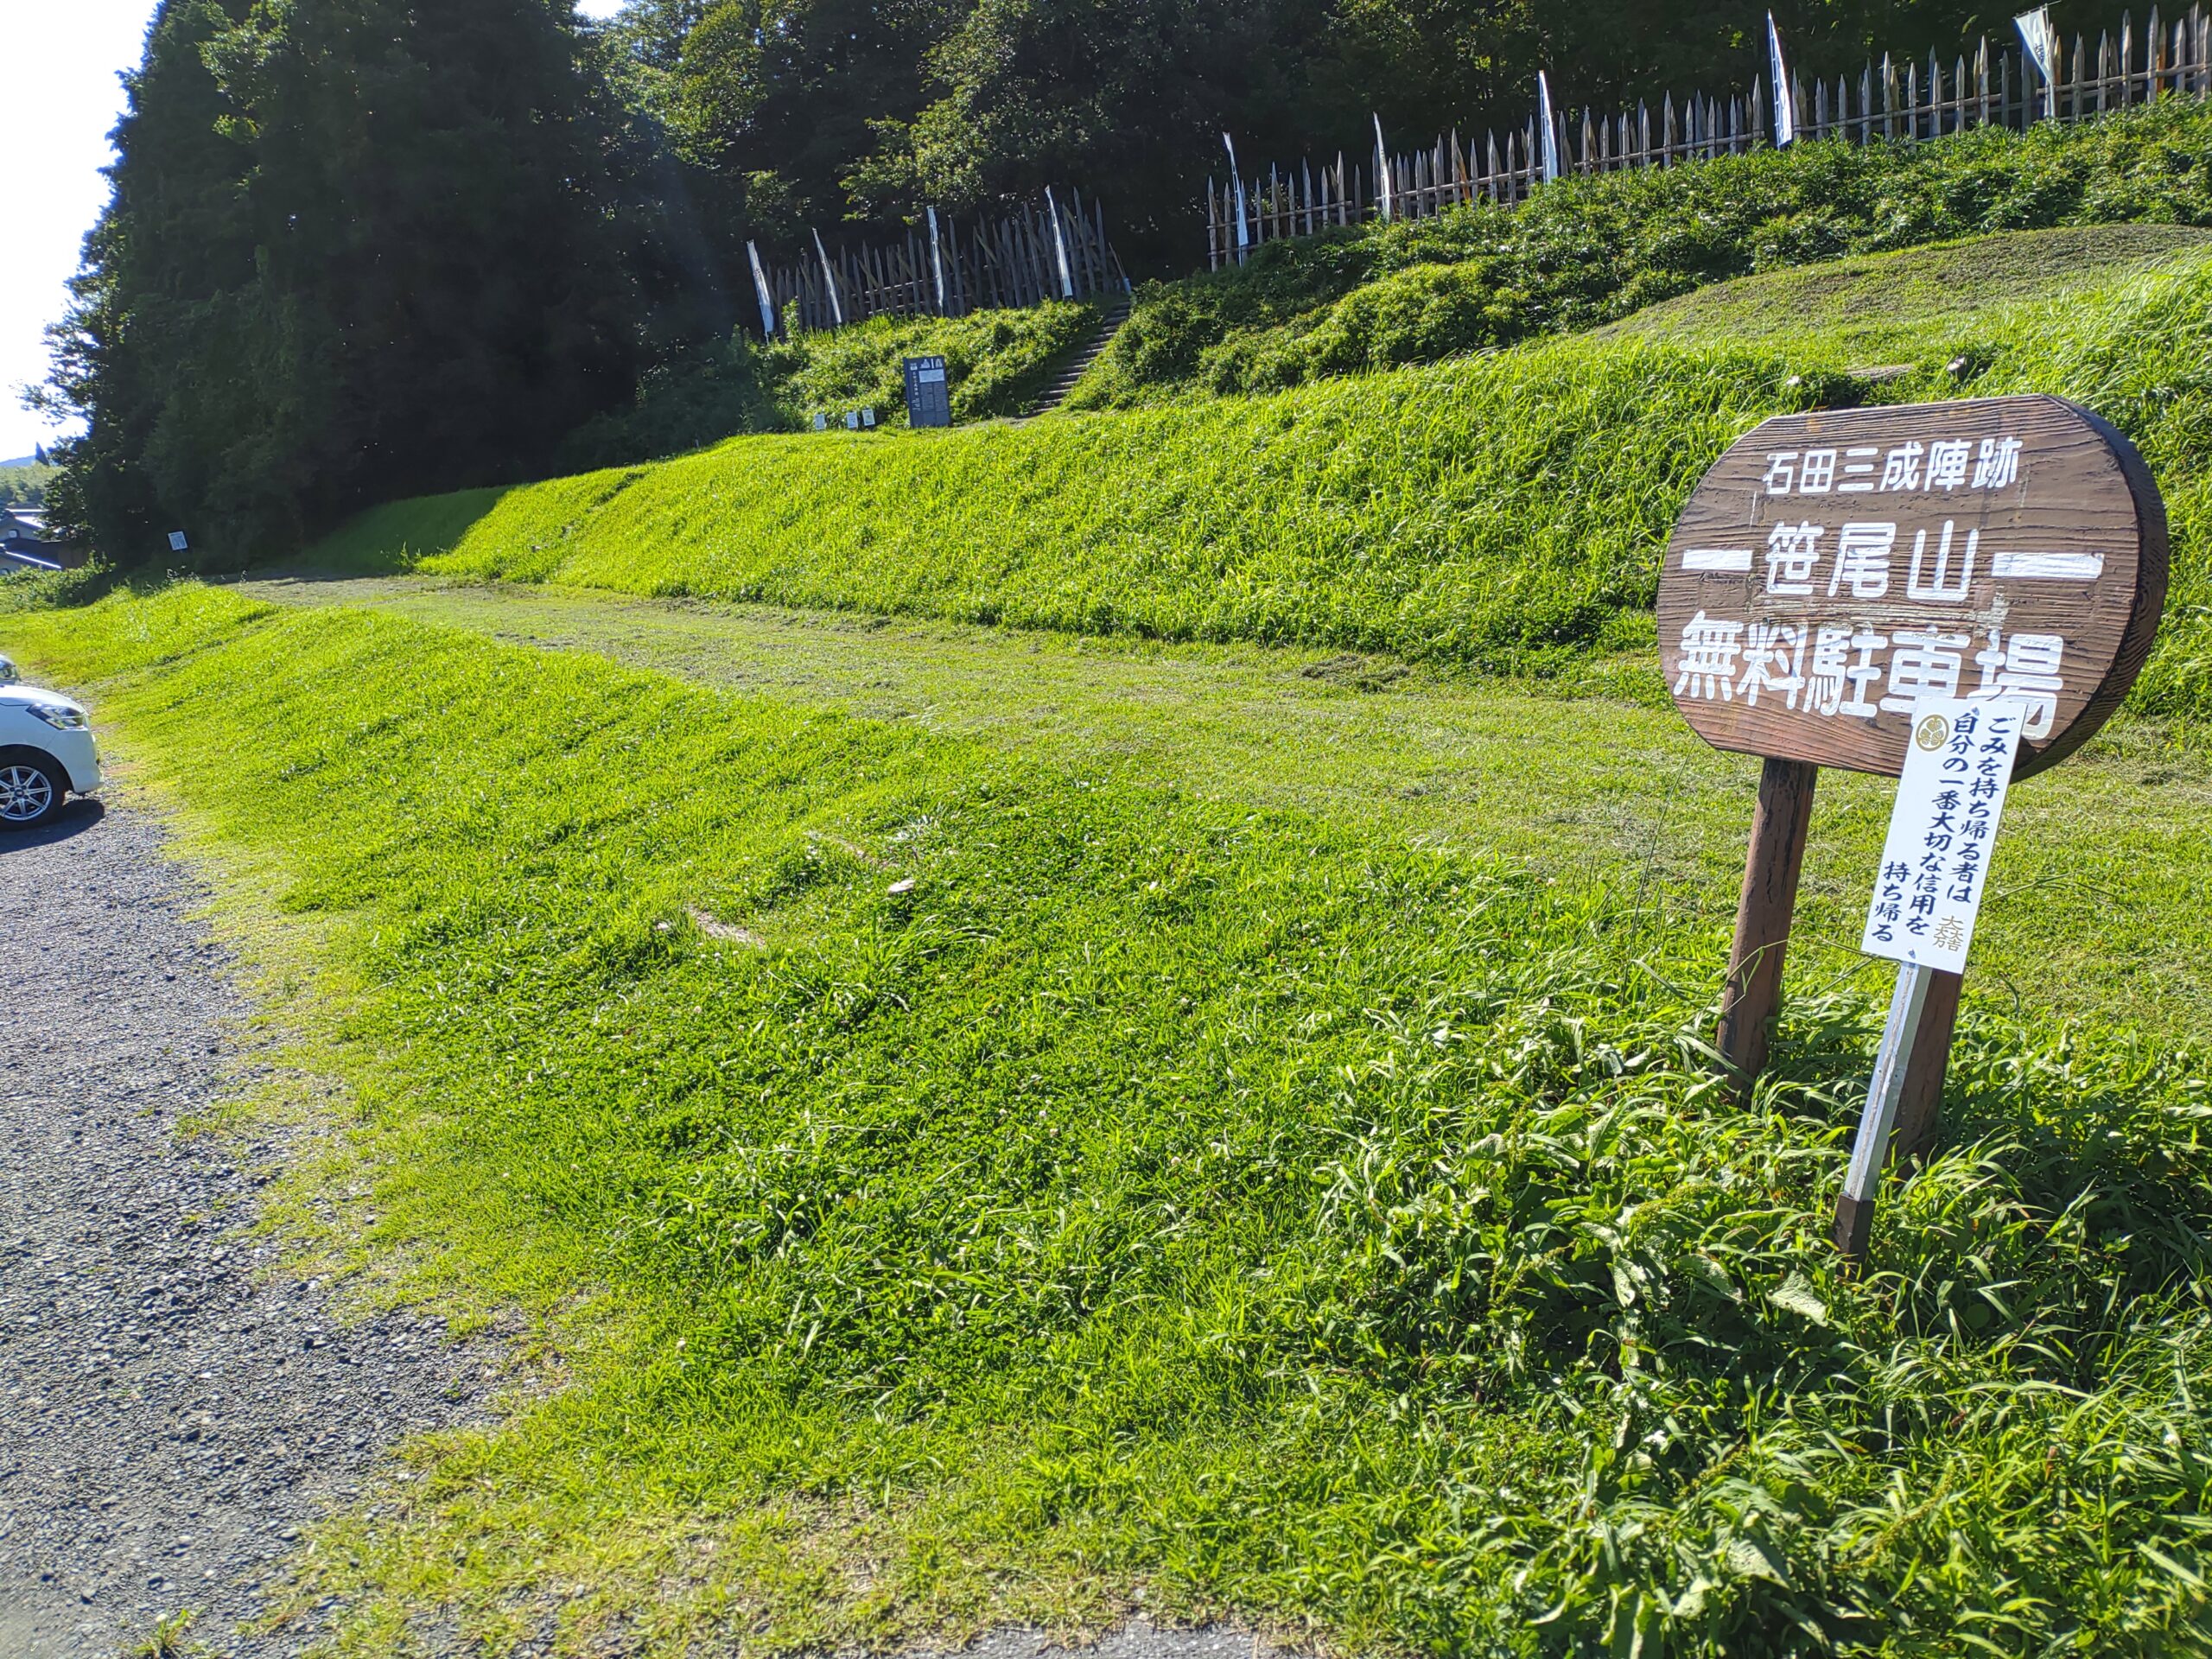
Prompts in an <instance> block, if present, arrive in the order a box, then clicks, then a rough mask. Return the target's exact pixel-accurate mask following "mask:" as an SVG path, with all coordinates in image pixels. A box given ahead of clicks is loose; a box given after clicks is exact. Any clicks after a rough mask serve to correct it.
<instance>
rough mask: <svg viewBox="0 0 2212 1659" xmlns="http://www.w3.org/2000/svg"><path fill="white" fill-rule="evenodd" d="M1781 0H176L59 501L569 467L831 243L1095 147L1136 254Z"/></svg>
mask: <svg viewBox="0 0 2212 1659" xmlns="http://www.w3.org/2000/svg"><path fill="white" fill-rule="evenodd" d="M1764 15H1765V10H1764V6H1763V5H1761V4H1758V3H1757V0H1693V3H1685V4H1681V5H1675V6H1652V5H1648V4H1637V3H1625V0H1409V3H1408V0H632V3H631V4H630V5H629V6H628V7H627V8H626V10H623V11H622V12H621V13H620V14H619V15H618V16H615V17H614V18H613V19H612V20H610V21H608V22H604V23H599V24H593V23H588V22H583V21H582V20H580V19H578V18H577V17H576V16H575V15H574V13H573V10H572V6H571V3H570V0H440V3H437V4H435V5H429V4H419V3H412V0H162V3H161V5H160V6H159V8H158V10H156V14H155V16H154V19H153V22H152V23H151V25H150V28H149V33H148V36H147V43H146V50H145V56H144V60H143V63H142V64H141V65H140V67H138V68H137V70H136V71H135V72H134V73H132V74H130V76H129V77H128V78H127V89H128V104H127V108H126V111H125V113H124V118H123V119H122V121H121V123H120V124H119V125H118V128H117V130H116V133H115V142H116V148H117V160H116V162H115V163H114V166H113V167H112V168H111V175H112V178H113V184H114V193H113V197H112V200H111V203H110V204H109V206H108V207H107V209H106V211H105V213H104V214H103V215H102V217H101V219H100V220H99V224H98V225H97V226H95V227H94V228H93V230H92V233H91V235H90V236H89V238H87V241H86V254H85V263H84V267H83V270H82V272H81V273H80V275H79V277H78V279H77V281H76V284H75V300H74V303H73V307H72V308H71V311H70V313H69V315H68V316H67V318H66V319H65V320H64V321H62V322H61V323H60V325H58V326H57V327H56V329H55V331H54V334H55V342H56V352H55V359H56V367H55V373H54V381H53V384H52V385H51V386H50V387H49V388H48V390H47V391H46V392H45V394H44V396H45V397H46V398H47V399H48V403H49V404H50V406H51V407H52V408H53V409H54V410H55V411H56V412H57V413H59V414H60V415H63V416H71V415H75V416H81V417H82V418H83V421H84V423H85V431H84V435H82V436H81V437H79V438H77V439H74V440H72V441H70V442H67V443H65V444H64V445H62V446H61V447H60V451H59V454H58V459H59V460H60V461H61V463H62V465H63V467H64V474H63V477H62V478H61V480H60V481H59V482H58V483H57V485H56V486H55V488H54V492H53V495H52V502H51V504H52V506H53V508H54V512H55V513H56V516H57V518H59V519H60V521H61V522H64V523H66V524H73V525H74V526H75V527H77V528H79V529H81V530H83V531H87V532H88V533H90V534H91V535H92V537H93V538H94V539H95V541H96V542H97V543H98V544H99V546H100V548H101V549H102V550H104V551H105V552H106V553H107V554H108V555H109V556H111V557H112V558H115V559H117V560H118V561H120V562H125V563H128V562H132V561H135V560H137V559H139V558H143V557H147V556H152V554H153V553H154V552H155V551H156V550H159V549H162V548H164V547H165V546H166V543H165V541H164V540H163V538H162V532H163V531H167V530H169V529H173V528H183V529H186V530H187V531H188V533H189V534H191V536H192V537H193V541H194V545H195V546H196V547H198V548H200V549H204V550H207V552H208V554H209V555H210V556H213V557H215V558H219V559H223V560H226V561H228V560H236V559H243V558H246V557H251V556H257V555H261V554H265V553H268V552H270V551H274V550H284V549H286V548H289V547H292V546H296V545H297V544H298V543H299V542H300V540H301V538H302V537H304V536H306V535H308V534H310V533H312V532H313V531H315V530H317V529H320V528H321V527H324V526H326V525H327V524H329V523H331V522H333V521H334V519H336V518H340V517H341V516H343V515H344V514H346V513H347V512H351V511H353V510H354V509H355V508H357V507H359V506H360V505H364V504H365V503H368V502H371V501H373V500H377V499H386V498H389V497H392V496H396V495H402V494H408V493H421V492H423V491H429V490H436V489H442V488H448V487H452V486H459V485H464V484H474V483H483V482H489V481H499V480H509V479H515V478H520V477H524V476H527V475H530V474H531V473H533V472H535V471H540V470H543V467H544V466H545V464H546V463H547V461H548V459H549V457H550V456H551V455H552V454H554V453H555V450H556V446H557V445H558V444H559V442H560V441H561V440H562V438H563V435H566V434H568V433H569V432H572V431H573V430H575V429H576V428H577V427H578V426H579V425H580V424H581V423H584V422H585V421H587V420H588V419H589V418H590V417H592V416H594V415H597V414H600V413H601V412H602V411H604V410H607V409H609V408H612V407H615V406H617V405H620V404H622V403H623V402H625V401H626V399H628V398H629V397H631V396H632V392H633V390H634V388H635V387H636V386H637V385H638V384H639V379H640V378H641V377H642V376H645V375H648V374H650V373H652V372H654V371H655V370H656V368H658V367H662V366H664V365H666V364H667V363H668V362H669V361H670V360H671V359H680V358H681V357H682V356H683V353H686V352H691V351H696V350H698V349H699V348H701V347H702V346H708V345H710V344H711V343H713V342H715V341H717V340H724V339H726V338H727V337H728V334H730V332H731V331H732V330H733V329H734V328H737V327H741V326H743V325H744V324H745V323H747V322H749V321H750V319H751V317H752V315H753V312H752V308H751V302H750V298H749V289H747V285H746V281H747V279H746V277H745V276H744V270H745V264H744V245H745V243H746V241H747V239H748V238H753V239H757V240H758V241H759V242H760V244H761V245H762V247H763V249H764V251H767V252H770V253H772V254H776V253H785V252H789V251H795V250H797V249H798V248H799V247H800V246H801V245H803V243H804V241H805V240H806V239H807V238H809V237H810V233H811V232H813V231H815V230H820V231H821V232H823V233H824V234H826V235H828V236H829V237H831V238H833V239H834V238H836V237H837V236H839V235H841V234H842V235H845V236H848V237H849V236H853V235H856V234H861V233H865V232H867V231H868V230H871V229H877V230H880V229H889V228H893V227H903V226H906V224H909V223H911V222H912V220H913V219H914V218H915V217H916V216H917V215H918V213H920V211H921V209H922V208H923V207H924V206H925V205H933V206H936V207H939V208H941V209H946V210H950V211H952V212H956V213H966V212H973V211H976V210H981V209H987V208H988V207H992V206H993V205H994V204H997V203H1001V202H1005V201H1008V200H1018V199H1022V198H1026V197H1028V196H1031V195H1033V194H1034V193H1035V192H1036V191H1038V190H1039V188H1041V187H1042V186H1043V185H1045V184H1046V183H1047V182H1051V183H1056V184H1057V183H1065V184H1071V185H1073V186H1075V187H1077V188H1080V189H1082V190H1083V191H1084V193H1085V194H1086V195H1087V196H1092V197H1095V198H1096V199H1098V200H1103V202H1104V203H1105V204H1106V207H1107V212H1108V213H1109V221H1110V226H1111V229H1112V232H1113V234H1114V236H1115V238H1116V242H1117V244H1118V245H1119V246H1120V248H1121V251H1122V254H1123V257H1124V258H1125V260H1126V261H1127V262H1128V264H1130V265H1131V266H1132V268H1134V269H1135V270H1138V271H1140V272H1141V273H1147V274H1172V273H1174V272H1178V271H1179V270H1184V269H1186V268H1187V267H1188V266H1189V264H1191V263H1192V260H1193V259H1194V257H1196V251H1197V248H1198V242H1197V238H1196V235H1195V232H1194V228H1193V227H1194V224H1195V222H1196V221H1195V219H1194V213H1195V203H1196V200H1197V197H1198V190H1199V189H1200V188H1201V186H1202V183H1203V181H1204V180H1205V177H1206V176H1207V175H1208V174H1209V172H1210V171H1212V170H1215V169H1216V168H1217V157H1218V156H1219V155H1220V134H1221V133H1222V131H1223V130H1230V131H1233V132H1234V133H1236V136H1237V138H1238V142H1239V144H1240V147H1241V148H1242V149H1243V152H1244V153H1245V155H1246V156H1250V157H1268V156H1281V157H1289V156H1296V155H1299V154H1303V153H1306V152H1308V151H1333V150H1335V149H1339V148H1350V149H1357V148H1358V147H1359V146H1360V144H1361V143H1362V142H1363V135H1365V134H1367V133H1369V132H1371V130H1372V129H1371V127H1370V124H1369V123H1370V118H1371V117H1375V116H1379V117H1380V118H1381V119H1382V121H1383V123H1384V124H1385V126H1386V128H1388V129H1389V130H1393V131H1395V132H1398V133H1402V134H1404V135H1406V136H1407V137H1408V140H1412V139H1414V138H1421V139H1425V138H1426V137H1427V136H1429V135H1432V134H1433V133H1434V132H1436V131H1437V130H1440V129H1442V128H1444V127H1446V126H1449V125H1453V124H1457V125H1458V126H1459V127H1461V128H1479V127H1480V126H1482V125H1484V124H1490V123H1492V122H1503V121H1518V120H1520V119H1522V118H1524V117H1525V115H1526V112H1527V110H1528V107H1529V99H1530V92H1529V86H1530V82H1531V80H1532V79H1533V76H1534V74H1535V71H1536V70H1537V69H1538V68H1539V67H1544V68H1547V69H1548V71H1549V72H1550V73H1551V75H1552V78H1553V81H1554V86H1555V87H1556V88H1557V90H1558V92H1559V94H1560V97H1561V99H1563V100H1565V101H1566V102H1567V103H1568V104H1570V105H1573V104H1580V103H1583V102H1590V103H1592V104H1597V105H1606V104H1610V103H1612V102H1614V101H1616V100H1618V99H1627V98H1633V97H1636V96H1638V95H1642V94H1647V93H1651V94H1656V93H1657V92H1661V91H1662V90H1665V89H1668V88H1669V87H1672V88H1678V89H1688V88H1690V87H1693V86H1696V87H1706V88H1713V89H1719V88H1725V87H1728V86H1745V85H1748V83H1749V82H1750V81H1751V79H1753V78H1754V77H1755V76H1756V75H1757V74H1758V73H1759V72H1760V69H1761V67H1762V64H1763V59H1762V56H1761V41H1762V39H1763V29H1764ZM1777 15H1778V16H1779V17H1780V19H1781V22H1782V26H1783V29H1785V31H1786V32H1787V34H1788V35H1789V39H1790V41H1791V42H1792V50H1793V51H1794V52H1795V53H1796V55H1797V58H1798V60H1799V63H1800V65H1801V67H1803V68H1805V69H1808V70H1826V69H1836V68H1842V67H1856V66H1857V65H1858V64H1859V62H1860V61H1861V60H1863V58H1864V57H1865V55H1866V54H1867V53H1868V52H1870V51H1875V52H1878V51H1882V50H1888V51H1892V52H1897V53H1901V54H1902V53H1906V52H1912V53H1923V54H1924V53H1925V51H1926V50H1927V49H1929V48H1931V47H1935V48H1940V49H1942V51H1944V52H1946V53H1949V52H1951V51H1954V50H1956V49H1959V48H1961V47H1962V46H1963V45H1964V44H1965V42H1966V41H1967V40H1968V39H1969V38H1970V37H1971V35H1973V34H1974V33H1975V32H1977V31H1978V30H1980V29H1993V28H1998V27H2005V20H2004V18H2002V17H1999V18H1995V19H1992V18H1988V17H1984V16H1981V15H1980V14H1979V13H1977V12H1974V10H1971V9H1970V8H1969V7H1967V5H1965V4H1963V3H1961V0H1783V4H1781V5H1780V6H1778V7H1777Z"/></svg>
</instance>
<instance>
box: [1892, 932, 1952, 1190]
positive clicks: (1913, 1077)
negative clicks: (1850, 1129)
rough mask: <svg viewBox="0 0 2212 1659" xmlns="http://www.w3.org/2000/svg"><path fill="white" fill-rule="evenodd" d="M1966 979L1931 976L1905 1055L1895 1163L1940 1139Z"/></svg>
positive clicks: (1895, 1133) (1894, 1130)
mask: <svg viewBox="0 0 2212 1659" xmlns="http://www.w3.org/2000/svg"><path fill="white" fill-rule="evenodd" d="M1963 985H1964V981H1963V980H1962V979H1961V976H1959V975H1957V974H1947V973H1942V972H1941V971H1938V972H1936V973H1935V974H1934V975H1932V976H1930V977H1929V982H1928V1000H1927V1001H1925V1002H1924V1003H1923V1004H1922V1005H1921V1009H1920V1029H1919V1031H1918V1032H1916V1033H1915V1034H1914V1037H1913V1044H1912V1052H1911V1053H1910V1054H1909V1055H1907V1056H1906V1057H1905V1063H1904V1091H1903V1092H1902V1093H1901V1094H1899V1095H1898V1096H1897V1122H1896V1124H1895V1126H1894V1127H1893V1128H1891V1131H1890V1157H1891V1160H1892V1161H1894V1162H1897V1163H1903V1162H1904V1160H1906V1159H1908V1158H1910V1157H1912V1156H1913V1155H1914V1154H1916V1153H1918V1152H1919V1151H1921V1149H1922V1148H1923V1147H1926V1146H1927V1145H1928V1143H1929V1141H1932V1140H1934V1139H1935V1137H1936V1119H1937V1117H1938V1116H1939V1114H1940V1113H1941V1111H1942V1105H1943V1075H1944V1073H1945V1072H1946V1071H1948V1070H1949V1069H1950V1064H1951V1032H1952V1029H1953V1028H1954V1027H1955V1026H1956V1025H1957V1024H1958V1020H1959V992H1960V990H1961V988H1962V987H1963Z"/></svg>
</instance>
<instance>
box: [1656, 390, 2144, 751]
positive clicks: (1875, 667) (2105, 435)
mask: <svg viewBox="0 0 2212 1659" xmlns="http://www.w3.org/2000/svg"><path fill="white" fill-rule="evenodd" d="M2165 589H2166V527H2165V514H2164V510H2163V509H2162V508H2161V507H2160V505H2159V503H2158V491H2157V489H2156V488H2155V487H2154V486H2152V481H2151V476H2150V474H2149V472H2148V470H2147V469H2146V468H2145V467H2144V465H2143V462H2142V460H2141V458H2140V457H2139V455H2137V454H2136V453H2135V450H2134V448H2133V446H2132V445H2131V444H2129V443H2128V442H2127V441H2126V439H2125V438H2124V437H2122V436H2121V435H2120V434H2119V433H2118V432H2116V431H2114V430H2113V429H2112V428H2111V427H2110V426H2108V425H2107V424H2106V423H2104V422H2103V421H2101V420H2100V419H2098V418H2097V417H2096V416H2094V415H2092V414H2090V413H2089V412H2088V410H2084V409H2080V408H2077V407H2076V406H2075V405H2074V404H2069V403H2066V402H2064V401H2063V400H2061V399H2059V398H2056V397H1987V398H1978V399H1974V400H1971V401H1964V402H1958V403H1944V404H1912V405H1908V406H1904V407H1900V408H1893V409H1854V410H1822V411H1820V412H1816V413H1814V414H1809V415H1788V416H1781V417H1779V418H1777V419H1775V420H1770V421H1768V422H1767V423H1765V424H1764V425H1763V426H1760V427H1759V428H1758V429H1757V430H1755V431H1753V432H1752V433H1751V434H1750V435H1748V436H1746V437H1745V438H1744V439H1742V440H1741V441H1740V442H1738V443H1736V444H1735V445H1734V446H1732V448H1730V449H1729V450H1728V452H1727V454H1725V455H1723V456H1722V457H1721V458H1720V460H1719V463H1718V464H1717V465H1715V466H1714V467H1713V470H1712V471H1711V472H1709V473H1707V474H1706V475H1705V479H1704V480H1703V481H1702V482H1701V483H1700V484H1699V486H1698V487H1697V490H1696V493H1694V495H1693V496H1692V497H1691V498H1690V501H1689V505H1688V506H1687V507H1686V508H1685V509H1684V510H1683V512H1682V516H1681V520H1680V522H1679V523H1678V524H1676V526H1675V535H1674V538H1673V540H1672V541H1671V542H1670V543H1669V545H1668V549H1667V562H1666V565H1665V567H1664V569H1662V573H1661V575H1660V580H1659V643H1660V652H1661V658H1662V667H1663V669H1664V671H1665V673H1666V677H1667V683H1668V686H1669V689H1670V690H1672V691H1673V693H1674V696H1675V703H1676V705H1677V706H1678V707H1680V708H1681V711H1682V714H1683V715H1684V717H1685V718H1687V719H1688V721H1689V722H1690V724H1691V725H1692V726H1693V727H1694V728H1696V730H1697V731H1698V733H1699V734H1700V735H1702V736H1703V737H1704V738H1705V739H1706V740H1707V741H1709V742H1711V743H1713V744H1714V745H1715V746H1716V747H1720V748H1724V749H1735V750H1739V751H1741V752H1743V753H1750V754H1759V755H1767V756H1771V757H1775V758H1777V759H1782V760H1802V761H1806V762H1808V763H1811V764H1814V765H1817V766H1845V767H1848V768H1850V769H1852V770H1853V771H1858V772H1885V773H1889V774H1891V775H1895V774H1896V773H1897V772H1898V771H1899V770H1900V769H1901V768H1902V767H1903V766H1904V754H1905V743H1906V738H1907V728H1908V725H1909V721H1908V711H1909V710H1910V708H1911V705H1912V703H1913V702H1914V701H1915V700H1916V698H1920V697H1929V696H2010V697H2017V698H2019V699H2021V700H2023V701H2024V702H2028V703H2029V704H2030V705H2031V715H2030V718H2029V721H2028V724H2027V728H2026V733H2025V739H2024V743H2023V745H2022V748H2021V753H2020V762H2019V772H2018V775H2019V776H2021V777H2026V776H2028V775H2030V774H2031V773H2033V772H2037V771H2039V770H2041V769H2042V768H2043V767H2044V766H2050V765H2051V764H2052V763H2053V762H2055V761H2056V760H2060V759H2061V758H2063V756H2064V755H2066V754H2068V753H2070V752H2072V751H2073V750H2074V749H2075V748H2076V747H2079V746H2080V745H2081V744H2082V742H2084V741H2087V739H2088V737H2089V735H2090V734H2092V733H2093V732H2094V731H2095V730H2096V728H2098V727H2099V726H2100V725H2101V724H2102V723H2103V722H2104V721H2105V719H2106V717H2107V715H2110V714H2111V713H2112V711H2113V709H2116V708H2118V707H2119V705H2120V700H2121V699H2122V698H2123V697H2125V696H2126V694H2127V688H2128V687H2129V685H2131V684H2132V683H2133V681H2134V678H2135V675H2136V672H2137V671H2139V669H2140V668H2141V667H2142V666H2143V661H2144V658H2145V657H2146V656H2147V655H2148V654H2149V652H2150V648H2151V638H2152V633H2153V632H2155V630H2156V629H2157V626H2158V613H2159V611H2160V609H2161V607H2162V606H2163V605H2164V600H2165Z"/></svg>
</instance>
